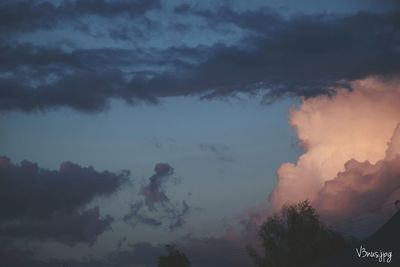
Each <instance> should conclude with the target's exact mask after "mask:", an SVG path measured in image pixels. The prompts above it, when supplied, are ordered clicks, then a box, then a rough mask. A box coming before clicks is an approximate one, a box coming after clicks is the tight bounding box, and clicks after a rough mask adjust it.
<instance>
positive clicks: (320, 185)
mask: <svg viewBox="0 0 400 267" xmlns="http://www.w3.org/2000/svg"><path fill="white" fill-rule="evenodd" d="M399 101H400V88H399V86H398V79H391V80H385V79H382V78H378V77H370V78H367V79H364V80H358V81H354V82H352V84H351V91H348V90H343V89H338V91H337V94H336V95H335V96H333V97H328V96H318V97H315V98H311V99H307V100H303V103H302V105H301V106H300V107H299V108H298V109H296V110H293V111H292V112H291V115H290V123H291V125H292V126H293V127H294V128H295V130H296V132H297V135H298V138H299V142H300V144H301V146H302V147H303V149H304V153H303V154H302V155H301V156H300V157H299V159H298V160H297V162H296V163H284V164H282V165H281V166H280V168H279V169H278V171H277V175H278V183H277V186H276V187H275V189H274V191H273V192H272V194H271V196H270V199H271V202H272V204H273V206H274V207H275V209H277V208H279V207H281V206H282V205H283V204H285V203H288V202H289V203H290V202H297V201H300V200H304V199H309V200H311V201H312V203H313V205H314V206H315V207H316V208H317V209H318V211H319V212H321V214H322V215H323V216H324V217H325V218H329V220H330V221H332V220H337V221H344V220H346V219H349V218H351V217H353V218H354V217H357V216H361V215H366V214H374V215H375V217H376V216H378V214H381V213H379V212H382V211H383V209H384V208H385V205H386V204H387V203H391V202H393V203H394V200H395V198H396V197H397V198H398V197H399V196H400V181H399V179H398V177H399V175H400V159H399V157H398V154H399V153H400V147H399V141H398V140H399V128H398V125H399V123H400V106H399V105H398V103H399ZM396 129H397V130H396ZM393 203H392V205H391V206H393ZM378 217H379V216H378ZM381 218H382V220H384V217H381Z"/></svg>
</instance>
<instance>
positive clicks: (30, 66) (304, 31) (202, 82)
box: [0, 9, 400, 111]
mask: <svg viewBox="0 0 400 267" xmlns="http://www.w3.org/2000/svg"><path fill="white" fill-rule="evenodd" d="M181 12H182V11H181ZM217 12H222V13H221V14H222V15H221V16H220V17H219V18H218V23H236V24H238V25H239V26H240V27H241V28H243V30H244V31H245V32H246V31H247V32H249V34H247V35H245V36H246V37H245V38H243V39H242V41H241V42H240V43H239V44H238V45H235V46H228V45H224V44H222V43H220V44H217V45H213V46H210V47H204V46H203V47H194V48H185V47H170V48H165V49H161V50H154V49H153V50H151V49H150V50H147V51H146V50H137V49H133V50H129V49H117V48H116V49H94V50H76V51H75V50H74V51H72V52H66V51H63V50H62V49H59V48H46V47H39V48H35V47H33V46H29V45H25V46H24V45H20V46H12V45H3V46H2V48H1V49H0V51H1V52H0V55H1V58H2V63H1V64H0V69H1V70H2V72H3V73H4V74H3V75H2V76H1V78H0V79H1V80H0V88H1V90H0V99H1V100H0V109H1V110H3V111H7V110H24V111H34V110H38V109H42V110H44V109H48V108H52V107H61V106H66V107H70V108H73V109H77V110H82V111H99V110H103V109H104V108H105V107H106V106H107V103H108V100H109V99H111V98H117V99H124V100H126V101H127V102H128V103H135V102H136V101H143V100H144V101H147V102H151V103H156V102H157V100H158V99H159V98H160V97H167V96H181V95H185V96H186V95H200V96H202V97H203V98H205V99H207V98H213V97H222V96H226V95H231V94H234V93H235V92H256V91H259V90H261V91H263V92H264V93H265V96H266V100H269V101H271V100H273V99H275V98H279V97H282V96H286V95H290V96H305V97H312V96H315V95H319V94H330V93H332V92H333V90H332V89H331V88H330V86H332V85H334V84H336V83H337V82H346V81H349V80H353V79H358V78H363V77H365V76H367V75H372V74H376V75H393V74H396V73H398V70H399V69H400V63H399V62H400V54H399V53H398V49H399V47H398V43H399V37H398V36H399V34H400V20H399V16H398V13H390V14H388V13H383V14H367V13H360V14H356V15H348V16H335V15H313V16H298V17H295V18H292V19H284V18H281V17H279V16H278V15H277V14H275V13H273V12H272V13H271V11H266V10H260V11H252V12H258V14H248V13H237V12H236V13H235V12H234V11H232V10H229V9H226V10H224V11H217ZM218 14H219V13H218ZM202 15H203V16H204V17H206V18H207V19H209V20H211V18H209V17H213V16H214V15H210V14H208V15H207V14H202ZM262 16H266V17H271V18H270V19H269V20H266V19H260V20H259V19H256V18H259V17H262ZM115 34H116V36H117V35H118V33H117V32H115ZM120 34H123V32H121V33H120ZM120 37H121V38H122V37H123V36H122V35H120ZM161 66H162V67H161ZM129 69H131V71H127V70H129Z"/></svg>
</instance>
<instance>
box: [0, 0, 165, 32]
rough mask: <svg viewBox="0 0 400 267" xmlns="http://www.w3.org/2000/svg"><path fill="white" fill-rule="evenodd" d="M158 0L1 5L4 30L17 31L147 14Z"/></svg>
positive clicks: (0, 21)
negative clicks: (87, 16) (82, 20)
mask: <svg viewBox="0 0 400 267" xmlns="http://www.w3.org/2000/svg"><path fill="white" fill-rule="evenodd" d="M159 7H160V3H159V1H158V0H149V1H136V0H135V1H126V0H120V1H119V0H117V1H106V0H75V1H61V3H60V4H55V3H53V2H51V1H32V0H26V1H25V0H24V1H4V2H3V3H2V4H0V32H3V33H15V32H20V31H33V30H37V29H42V28H44V29H53V28H54V27H55V26H56V25H57V24H58V23H61V22H74V20H77V19H80V18H82V17H83V16H86V15H91V16H99V17H104V18H113V17H115V16H118V15H128V16H130V17H135V16H143V15H144V14H145V13H146V12H147V11H149V10H151V9H155V8H159Z"/></svg>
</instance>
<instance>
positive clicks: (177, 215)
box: [122, 163, 191, 231]
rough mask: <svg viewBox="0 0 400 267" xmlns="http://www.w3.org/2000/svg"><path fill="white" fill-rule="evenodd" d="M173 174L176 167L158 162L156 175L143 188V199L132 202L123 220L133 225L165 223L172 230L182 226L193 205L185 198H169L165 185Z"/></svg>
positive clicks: (161, 224) (153, 225) (160, 224)
mask: <svg viewBox="0 0 400 267" xmlns="http://www.w3.org/2000/svg"><path fill="white" fill-rule="evenodd" d="M173 174H174V169H173V168H172V167H171V165H169V164H168V163H158V164H156V166H155V167H154V175H152V176H151V177H150V178H149V181H148V183H147V184H145V185H144V186H143V187H142V188H141V191H140V193H141V195H142V197H143V200H138V201H136V202H134V203H132V204H131V205H130V209H129V212H128V213H127V214H126V215H124V216H123V218H122V220H123V221H124V222H126V223H128V224H129V225H131V226H133V227H135V226H136V225H138V224H142V225H148V226H151V227H160V226H163V225H165V226H167V227H168V229H169V230H170V231H174V230H176V229H180V228H182V227H183V226H184V224H185V220H186V218H187V216H188V215H189V213H190V211H191V207H190V206H189V205H188V204H187V202H186V201H184V200H183V201H182V202H172V201H171V200H170V199H169V198H168V196H167V194H166V192H165V189H164V185H165V183H166V182H167V181H168V179H169V178H170V176H171V175H173Z"/></svg>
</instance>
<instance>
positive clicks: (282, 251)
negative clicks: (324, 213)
mask: <svg viewBox="0 0 400 267" xmlns="http://www.w3.org/2000/svg"><path fill="white" fill-rule="evenodd" d="M258 235H259V239H260V241H261V245H262V252H263V255H259V254H258V253H257V252H256V250H255V249H254V248H252V247H249V248H248V249H249V253H250V255H251V256H252V257H253V258H254V260H255V262H256V265H257V266H259V267H302V266H307V267H310V266H317V265H318V264H319V263H320V262H321V260H323V259H325V258H327V257H329V256H332V255H334V254H336V253H337V252H339V251H340V250H342V249H343V248H344V247H345V245H346V242H345V239H344V238H343V237H342V236H341V235H340V234H339V233H336V232H334V231H332V230H330V229H328V228H326V227H325V226H324V224H323V223H322V222H321V221H320V220H319V216H318V214H317V213H316V211H315V209H314V208H313V207H312V206H311V205H310V203H309V202H308V201H303V202H300V203H298V204H294V205H289V206H284V207H283V208H282V209H281V211H280V213H278V214H275V215H273V216H272V217H269V218H268V219H267V221H266V222H264V223H263V224H262V225H261V228H260V230H259V233H258Z"/></svg>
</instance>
